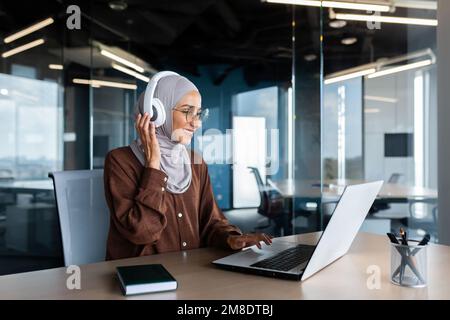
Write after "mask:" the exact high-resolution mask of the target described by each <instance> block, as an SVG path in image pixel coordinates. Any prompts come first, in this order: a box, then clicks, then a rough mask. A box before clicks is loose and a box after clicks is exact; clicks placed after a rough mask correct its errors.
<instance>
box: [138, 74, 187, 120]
mask: <svg viewBox="0 0 450 320" xmlns="http://www.w3.org/2000/svg"><path fill="white" fill-rule="evenodd" d="M178 75H179V74H178V73H176V72H173V71H161V72H158V73H157V74H155V75H154V76H153V77H152V78H151V79H150V82H149V83H148V85H147V88H146V89H145V94H144V112H148V114H149V115H150V121H152V122H153V123H154V124H155V127H160V126H162V125H163V124H164V122H165V121H166V110H165V109H164V105H163V103H162V102H161V100H159V99H158V98H153V95H154V94H155V89H156V85H157V84H158V81H159V80H161V79H162V78H164V77H167V76H178Z"/></svg>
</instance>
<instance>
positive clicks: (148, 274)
mask: <svg viewBox="0 0 450 320" xmlns="http://www.w3.org/2000/svg"><path fill="white" fill-rule="evenodd" d="M116 269H117V276H118V277H119V282H120V287H121V290H122V293H123V294H124V295H132V294H141V293H151V292H160V291H169V290H175V289H176V288H177V285H178V284H177V281H176V280H175V278H174V277H173V276H172V275H171V274H170V273H169V271H167V270H166V268H164V266H163V265H161V264H145V265H137V266H123V267H117V268H116Z"/></svg>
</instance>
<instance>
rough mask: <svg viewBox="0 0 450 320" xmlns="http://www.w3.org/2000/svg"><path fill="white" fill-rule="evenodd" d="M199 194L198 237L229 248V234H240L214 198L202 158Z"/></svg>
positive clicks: (206, 167) (216, 245)
mask: <svg viewBox="0 0 450 320" xmlns="http://www.w3.org/2000/svg"><path fill="white" fill-rule="evenodd" d="M201 166H202V170H201V172H202V174H201V183H202V187H201V195H200V239H201V241H202V243H203V244H204V245H208V246H215V247H221V248H226V249H230V247H229V245H228V243H227V238H228V236H229V235H233V234H234V235H241V234H242V232H241V230H239V228H238V227H236V226H234V225H231V224H230V223H229V222H228V220H227V219H226V218H225V216H224V215H223V213H222V211H221V210H220V208H219V207H218V205H217V203H216V200H215V198H214V193H213V190H212V186H211V181H210V177H209V174H208V166H207V165H206V163H205V162H204V161H203V160H202V164H201Z"/></svg>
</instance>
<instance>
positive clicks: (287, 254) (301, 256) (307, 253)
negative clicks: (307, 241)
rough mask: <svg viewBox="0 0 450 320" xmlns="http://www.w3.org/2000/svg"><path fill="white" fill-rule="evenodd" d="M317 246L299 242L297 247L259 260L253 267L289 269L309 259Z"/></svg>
mask: <svg viewBox="0 0 450 320" xmlns="http://www.w3.org/2000/svg"><path fill="white" fill-rule="evenodd" d="M314 248H315V246H307V245H303V244H299V245H297V246H295V247H292V248H289V249H286V250H284V251H281V252H280V253H277V254H276V255H274V256H273V257H270V258H267V259H264V260H261V261H258V262H256V263H254V264H252V265H251V267H257V268H264V269H272V270H279V271H288V270H291V269H292V268H295V267H297V266H299V265H300V264H302V263H304V262H306V261H308V259H309V258H310V257H311V255H312V254H313V251H314Z"/></svg>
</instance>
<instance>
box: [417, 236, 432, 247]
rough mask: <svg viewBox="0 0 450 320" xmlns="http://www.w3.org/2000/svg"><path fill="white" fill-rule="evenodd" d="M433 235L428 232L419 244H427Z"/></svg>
mask: <svg viewBox="0 0 450 320" xmlns="http://www.w3.org/2000/svg"><path fill="white" fill-rule="evenodd" d="M430 239H431V237H430V235H429V234H426V235H425V236H424V237H423V239H422V240H421V241H420V242H419V244H418V245H419V246H426V245H427V244H428V242H429V241H430Z"/></svg>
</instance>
